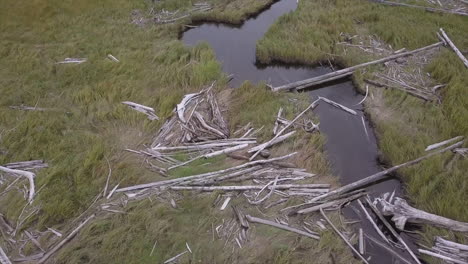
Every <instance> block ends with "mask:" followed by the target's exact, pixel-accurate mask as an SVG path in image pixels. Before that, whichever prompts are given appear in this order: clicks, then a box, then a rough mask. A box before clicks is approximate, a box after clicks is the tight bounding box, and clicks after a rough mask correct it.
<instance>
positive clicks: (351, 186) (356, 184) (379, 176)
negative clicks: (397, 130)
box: [311, 141, 463, 202]
mask: <svg viewBox="0 0 468 264" xmlns="http://www.w3.org/2000/svg"><path fill="white" fill-rule="evenodd" d="M462 144H463V141H461V142H458V143H455V144H453V145H451V146H448V147H446V148H443V149H440V150H437V151H434V152H431V153H429V154H427V155H425V156H422V157H419V158H417V159H414V160H411V161H407V162H405V163H402V164H399V165H396V166H393V167H391V168H389V169H386V170H384V171H381V172H377V173H375V174H373V175H371V176H368V177H366V178H363V179H361V180H358V181H356V182H353V183H351V184H348V185H345V186H342V187H340V188H338V189H335V190H333V191H331V192H329V193H326V194H324V195H321V196H318V197H315V198H313V199H312V200H311V202H315V201H319V200H324V199H325V198H328V197H332V196H336V195H338V194H342V193H346V192H349V191H352V190H355V189H358V188H362V187H364V186H366V185H368V184H371V183H374V182H376V181H379V180H381V179H384V178H385V177H387V175H388V174H389V173H392V172H394V171H396V170H398V169H401V168H404V167H407V166H411V165H415V164H418V163H419V162H421V161H423V160H425V159H428V158H430V157H432V156H435V155H438V154H440V153H444V152H446V151H449V150H452V149H455V148H457V147H459V146H461V145H462Z"/></svg>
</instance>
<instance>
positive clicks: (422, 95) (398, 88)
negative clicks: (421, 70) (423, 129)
mask: <svg viewBox="0 0 468 264" xmlns="http://www.w3.org/2000/svg"><path fill="white" fill-rule="evenodd" d="M364 81H365V82H366V83H368V84H372V85H374V86H375V87H384V88H390V89H397V90H400V91H403V92H406V93H408V94H410V95H412V96H414V97H417V98H419V99H423V100H425V101H428V102H431V101H434V99H432V98H429V97H427V96H426V95H424V94H422V93H419V92H416V91H412V90H409V89H404V88H401V87H398V86H391V85H388V84H385V83H381V82H378V81H375V80H370V79H364Z"/></svg>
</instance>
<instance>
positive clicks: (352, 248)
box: [320, 208, 369, 264]
mask: <svg viewBox="0 0 468 264" xmlns="http://www.w3.org/2000/svg"><path fill="white" fill-rule="evenodd" d="M320 213H321V214H322V216H323V218H324V219H325V221H327V223H328V224H329V225H330V226H331V227H332V228H333V230H334V231H335V233H337V234H338V236H339V237H341V239H343V241H344V242H345V243H346V245H348V247H349V248H351V250H352V251H353V252H354V253H355V254H356V255H357V256H358V257H359V258H360V259H361V260H362V262H364V263H366V264H369V262H367V260H366V259H365V258H364V257H363V256H362V255H361V254H359V252H358V251H357V250H356V249H355V248H354V247H353V245H351V243H349V241H348V239H346V237H345V236H344V235H343V234H341V232H340V231H339V230H338V228H336V227H335V225H334V224H333V223H332V221H330V219H328V217H327V215H326V214H325V212H324V211H323V209H322V208H320Z"/></svg>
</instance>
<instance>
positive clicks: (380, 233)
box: [357, 200, 390, 244]
mask: <svg viewBox="0 0 468 264" xmlns="http://www.w3.org/2000/svg"><path fill="white" fill-rule="evenodd" d="M357 202H358V204H359V206H360V207H361V210H362V211H363V212H364V215H365V216H366V218H367V220H368V221H369V222H370V223H371V225H372V227H373V228H374V230H375V231H376V232H377V234H379V236H380V237H381V238H382V239H383V241H385V242H387V244H390V241H389V240H388V238H387V237H386V236H385V235H384V233H383V232H382V230H380V228H379V227H378V226H377V224H376V223H375V221H374V219H372V216H370V214H369V212H367V209H366V208H365V207H364V205H363V204H362V202H361V200H357Z"/></svg>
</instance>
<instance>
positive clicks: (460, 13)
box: [375, 0, 468, 16]
mask: <svg viewBox="0 0 468 264" xmlns="http://www.w3.org/2000/svg"><path fill="white" fill-rule="evenodd" d="M375 2H376V3H379V4H384V5H389V6H404V7H411V8H418V9H423V10H426V11H428V12H432V13H446V14H454V15H460V16H468V13H464V12H459V11H452V10H447V9H441V8H433V7H426V6H418V5H410V4H405V3H397V2H390V1H385V0H377V1H375Z"/></svg>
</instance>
